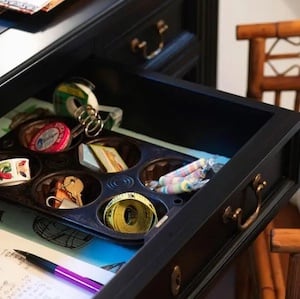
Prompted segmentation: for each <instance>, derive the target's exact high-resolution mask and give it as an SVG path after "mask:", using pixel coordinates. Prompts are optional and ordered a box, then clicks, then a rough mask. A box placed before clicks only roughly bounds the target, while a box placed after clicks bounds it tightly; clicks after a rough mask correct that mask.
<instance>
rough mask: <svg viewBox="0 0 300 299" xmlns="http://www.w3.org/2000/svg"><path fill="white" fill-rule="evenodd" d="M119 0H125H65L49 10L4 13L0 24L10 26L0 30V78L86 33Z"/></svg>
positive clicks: (2, 78)
mask: <svg viewBox="0 0 300 299" xmlns="http://www.w3.org/2000/svg"><path fill="white" fill-rule="evenodd" d="M122 2H124V0H113V1H111V0H91V1H72V0H71V1H70V0H68V1H66V2H65V3H63V4H61V5H60V6H58V7H57V8H55V9H53V10H52V11H50V12H48V13H45V12H38V13H36V14H34V15H25V14H20V13H17V12H10V11H7V12H5V13H3V14H2V15H0V25H2V26H7V27H8V28H9V29H7V30H5V31H2V33H1V34H0V43H1V47H0V57H1V60H0V78H1V79H0V80H1V81H2V82H3V81H4V80H5V79H8V78H9V77H12V76H13V75H15V73H17V72H18V71H21V70H22V69H24V68H26V67H28V66H29V65H30V64H31V63H33V62H34V61H39V60H40V59H42V58H43V57H44V56H46V55H49V52H51V51H53V50H54V49H55V50H57V48H59V47H63V46H64V44H65V43H66V40H67V39H70V38H72V36H75V35H77V34H79V33H80V35H81V36H83V35H87V34H89V31H90V29H91V27H92V26H95V23H97V22H98V21H99V20H100V19H103V18H105V16H107V15H109V14H110V13H111V12H112V11H114V10H116V9H117V7H118V6H119V5H120V4H121V3H122ZM1 81H0V82H1Z"/></svg>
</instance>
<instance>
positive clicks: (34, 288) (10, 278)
mask: <svg viewBox="0 0 300 299" xmlns="http://www.w3.org/2000/svg"><path fill="white" fill-rule="evenodd" d="M0 240H1V241H0V242H1V243H0V299H8V298H10V299H23V298H24V299H28V298H30V299H65V298H76V299H89V298H93V296H94V294H93V293H91V292H89V291H86V290H84V289H82V288H80V287H78V286H75V285H73V284H71V283H69V282H67V281H64V280H61V279H59V278H57V277H56V276H54V275H53V274H52V273H48V272H46V271H45V270H43V269H40V268H39V267H37V266H35V265H32V264H31V263H29V262H27V261H26V260H24V258H22V257H21V256H20V255H18V254H17V253H16V252H15V251H14V249H19V250H23V251H28V252H30V253H33V254H36V255H38V256H40V257H43V258H46V259H47V260H50V261H52V262H54V263H56V264H58V265H60V266H62V267H65V268H67V269H69V270H71V271H73V272H75V273H77V274H79V275H81V276H84V277H88V278H91V279H93V280H95V281H99V282H101V283H102V284H105V283H107V282H108V281H109V280H110V279H111V278H112V277H113V276H114V274H113V273H112V272H109V271H106V270H104V269H102V268H100V267H96V266H93V265H90V264H88V263H85V262H82V261H80V260H77V259H75V258H73V257H70V256H68V255H65V254H63V253H61V252H58V251H55V250H53V249H50V248H47V247H45V246H42V245H40V244H37V243H35V242H32V241H29V240H27V239H25V238H22V237H20V236H17V235H15V234H12V233H10V232H7V231H5V230H2V229H1V230H0ZM72 296H73V297H72Z"/></svg>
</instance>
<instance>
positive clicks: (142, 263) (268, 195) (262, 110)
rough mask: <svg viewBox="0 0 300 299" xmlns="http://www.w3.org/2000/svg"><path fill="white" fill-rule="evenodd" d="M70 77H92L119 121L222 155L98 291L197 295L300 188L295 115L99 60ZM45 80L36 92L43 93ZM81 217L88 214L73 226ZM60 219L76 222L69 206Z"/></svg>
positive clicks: (299, 120)
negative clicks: (207, 176)
mask: <svg viewBox="0 0 300 299" xmlns="http://www.w3.org/2000/svg"><path fill="white" fill-rule="evenodd" d="M68 75H69V76H83V77H85V78H87V79H89V80H91V81H92V82H93V83H94V84H95V85H96V95H97V97H98V98H99V99H101V104H107V105H113V106H118V107H121V108H122V109H123V122H122V126H123V127H124V128H126V129H129V130H133V131H135V132H138V133H142V134H145V135H148V136H151V137H154V138H157V139H162V140H165V141H167V142H170V143H173V144H178V145H182V146H185V147H189V148H193V149H197V150H201V151H205V152H210V153H214V154H218V155H221V156H226V157H228V158H229V159H230V160H229V162H227V163H226V164H225V166H224V167H223V168H222V169H221V170H220V171H219V172H218V173H217V174H216V175H215V176H213V177H212V179H211V180H210V182H209V183H207V184H206V185H205V187H203V188H201V189H200V190H198V191H197V192H195V193H193V194H191V196H189V197H188V198H187V200H184V201H182V202H181V204H179V205H174V206H172V207H171V208H170V209H169V210H167V211H165V213H163V214H161V215H160V219H159V222H158V224H157V225H156V226H155V227H153V228H152V229H151V230H150V231H149V232H148V233H146V234H145V236H144V238H143V245H141V247H140V249H139V250H138V252H137V253H136V255H135V256H134V257H133V258H132V259H131V260H130V261H129V262H128V263H127V264H126V265H125V266H124V267H123V268H122V269H121V270H120V271H119V272H118V274H117V275H116V277H115V278H113V279H112V280H111V281H110V282H109V283H108V284H107V285H106V286H105V287H104V289H103V290H102V291H101V292H100V293H99V294H98V295H97V296H96V298H122V299H123V298H143V299H144V298H153V297H154V296H156V297H159V298H187V297H188V296H191V297H195V296H196V295H200V294H201V293H202V292H203V291H204V290H205V289H206V287H207V286H208V285H209V284H210V283H211V282H212V281H213V278H214V277H215V276H216V275H217V274H218V273H219V272H220V271H221V270H222V269H223V268H224V267H225V266H226V265H227V264H228V263H229V262H230V261H231V260H232V259H233V258H234V257H235V256H236V255H237V254H238V253H239V252H240V251H241V250H242V249H243V248H245V247H246V246H247V245H248V244H249V242H251V241H252V240H253V238H254V237H255V236H256V235H257V234H258V233H259V232H260V231H261V230H262V229H263V227H264V226H265V225H266V223H267V222H268V221H269V220H270V219H271V218H272V217H273V216H274V215H275V213H276V212H277V211H278V209H279V207H280V206H281V205H282V204H284V203H285V202H286V201H287V200H288V199H289V197H290V196H291V194H293V192H295V190H296V189H297V187H299V172H300V171H299V165H300V161H299V159H300V158H299V151H300V116H299V114H298V113H294V112H291V111H288V110H284V109H280V108H278V107H274V106H270V105H266V104H262V103H257V102H253V101H251V100H247V99H244V98H241V97H238V96H234V95H231V94H226V93H223V92H220V91H216V90H213V89H210V88H207V87H204V86H201V85H197V84H193V83H189V82H185V81H182V80H176V79H171V78H170V77H168V76H164V75H160V74H157V73H150V72H144V71H139V72H128V71H125V70H123V69H122V68H121V67H120V68H119V67H118V68H115V67H114V68H113V67H111V66H109V65H104V64H103V63H100V62H97V61H88V62H85V63H84V64H83V65H82V66H80V65H77V66H76V67H75V68H74V70H73V71H72V72H71V73H69V74H68ZM52 83H53V85H52ZM52 83H51V84H50V85H49V88H47V90H45V91H43V92H41V93H39V94H37V95H36V96H38V97H39V98H44V99H49V98H50V97H51V95H52V92H53V88H54V87H55V86H56V84H57V83H58V82H57V81H56V80H54V79H53V82H52ZM278 124H280V125H278ZM158 152H159V150H158ZM161 153H162V155H164V153H165V152H164V151H163V150H162V149H161ZM265 182H266V184H265ZM115 188H116V189H115V190H114V191H115V192H117V191H118V190H119V189H118V186H115ZM129 189H130V188H129ZM129 189H128V190H129ZM123 190H125V189H123ZM129 191H132V190H129ZM35 208H36V209H37V210H39V211H40V212H42V213H46V214H47V213H48V212H47V211H48V210H47V211H45V210H43V209H40V208H39V207H35ZM90 216H91V214H84V215H78V217H77V220H76V221H75V222H76V223H75V224H76V227H77V228H81V229H83V230H89V229H90V228H93V221H94V219H93V218H92V217H90ZM58 218H59V217H58ZM83 218H85V219H90V220H91V221H90V223H88V222H85V223H84V225H82V227H81V219H83ZM61 220H63V221H64V222H65V223H68V221H69V224H70V225H74V218H72V217H71V219H69V218H68V215H67V214H65V215H64V217H62V218H61ZM85 221H86V220H85ZM89 225H90V227H89ZM125 239H126V237H125V238H124V240H125ZM124 240H123V241H124ZM125 241H126V240H125Z"/></svg>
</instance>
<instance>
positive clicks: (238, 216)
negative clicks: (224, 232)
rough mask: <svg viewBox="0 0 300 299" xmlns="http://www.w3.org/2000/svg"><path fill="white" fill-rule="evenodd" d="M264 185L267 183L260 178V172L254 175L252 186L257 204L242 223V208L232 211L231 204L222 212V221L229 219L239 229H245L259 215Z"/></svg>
mask: <svg viewBox="0 0 300 299" xmlns="http://www.w3.org/2000/svg"><path fill="white" fill-rule="evenodd" d="M266 185H267V183H266V181H263V180H262V177H261V174H258V175H256V177H255V179H254V181H253V184H252V187H253V189H254V190H255V195H256V198H257V206H256V209H255V211H254V213H253V214H251V215H250V216H249V218H248V219H247V220H246V221H245V222H244V223H242V216H243V210H242V209H241V208H237V209H236V210H235V211H233V210H232V207H231V206H228V207H227V208H226V209H225V212H224V214H223V221H224V222H225V223H226V222H228V221H229V220H232V221H235V222H236V223H237V226H238V229H239V230H240V231H243V230H245V229H247V228H248V227H249V226H250V225H251V224H252V223H253V222H254V221H255V220H256V218H257V217H258V215H259V212H260V208H261V203H262V196H261V191H262V189H263V188H264V187H265V186H266Z"/></svg>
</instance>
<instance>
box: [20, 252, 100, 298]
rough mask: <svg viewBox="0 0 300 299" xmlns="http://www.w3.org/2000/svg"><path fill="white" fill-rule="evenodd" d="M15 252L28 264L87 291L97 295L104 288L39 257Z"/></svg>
mask: <svg viewBox="0 0 300 299" xmlns="http://www.w3.org/2000/svg"><path fill="white" fill-rule="evenodd" d="M14 251H15V252H17V253H18V254H20V255H22V256H23V257H25V259H26V260H27V261H28V262H30V263H32V264H34V265H36V266H38V267H40V268H41V269H44V270H45V271H47V272H50V273H53V274H54V275H55V276H57V277H59V278H62V279H64V280H66V281H68V282H70V283H72V284H74V285H77V286H79V287H81V288H83V289H85V290H88V291H90V292H93V293H97V292H99V291H100V290H101V289H102V288H103V285H102V284H100V283H98V282H95V281H93V280H91V279H89V278H86V277H83V276H80V275H78V274H76V273H74V272H72V271H70V270H68V269H66V268H64V267H61V266H59V265H57V264H55V263H52V262H50V261H48V260H46V259H44V258H41V257H39V256H37V255H34V254H32V253H29V252H26V251H22V250H17V249H14Z"/></svg>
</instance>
